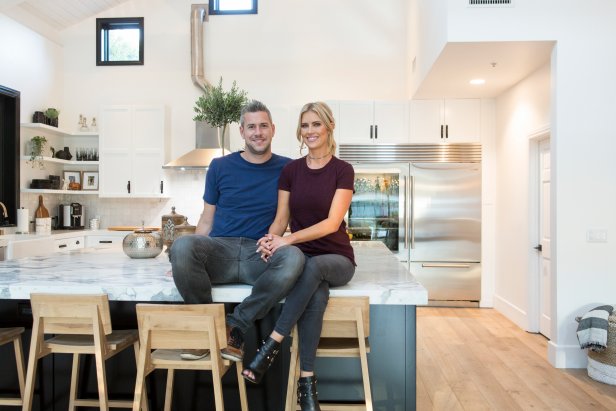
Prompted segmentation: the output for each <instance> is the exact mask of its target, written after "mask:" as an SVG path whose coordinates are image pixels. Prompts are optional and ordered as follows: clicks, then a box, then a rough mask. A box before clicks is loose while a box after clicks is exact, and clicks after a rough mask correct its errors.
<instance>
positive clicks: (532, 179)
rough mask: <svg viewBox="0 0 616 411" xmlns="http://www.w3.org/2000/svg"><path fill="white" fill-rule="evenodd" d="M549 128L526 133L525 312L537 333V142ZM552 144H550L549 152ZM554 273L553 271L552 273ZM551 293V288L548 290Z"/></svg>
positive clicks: (538, 308)
mask: <svg viewBox="0 0 616 411" xmlns="http://www.w3.org/2000/svg"><path fill="white" fill-rule="evenodd" d="M551 134H552V133H551V129H550V126H549V125H546V126H543V127H541V128H539V129H537V130H535V131H534V132H532V133H530V134H528V143H529V144H528V147H529V156H528V177H529V182H528V201H529V214H528V233H529V236H528V247H527V249H528V278H527V284H528V295H527V297H528V313H527V316H528V318H527V324H528V329H527V331H529V332H533V333H538V332H539V321H540V318H539V317H540V315H541V313H540V312H539V311H540V303H539V299H540V298H541V296H540V286H539V281H540V277H539V276H540V275H541V270H540V264H539V263H540V261H539V253H537V252H536V251H535V249H534V248H533V247H535V246H536V245H537V244H539V241H540V238H539V213H540V211H541V210H540V200H541V199H540V197H539V193H540V191H539V190H540V187H539V179H540V177H541V170H539V155H540V152H539V144H540V143H541V142H542V141H543V140H546V139H550V137H551ZM551 151H552V146H551V145H550V152H551ZM550 207H551V209H554V204H550ZM552 275H554V273H552ZM550 292H551V294H552V295H553V290H551V291H550Z"/></svg>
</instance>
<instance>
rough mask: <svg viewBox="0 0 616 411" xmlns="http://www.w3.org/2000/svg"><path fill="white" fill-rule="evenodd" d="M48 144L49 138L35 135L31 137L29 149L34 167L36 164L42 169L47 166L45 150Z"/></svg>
mask: <svg viewBox="0 0 616 411" xmlns="http://www.w3.org/2000/svg"><path fill="white" fill-rule="evenodd" d="M46 145H47V139H46V138H45V137H43V136H34V137H32V138H31V139H30V147H29V151H30V163H31V164H32V168H34V166H35V165H36V166H38V168H40V169H41V170H42V169H44V168H45V163H44V162H43V152H44V150H45V146H46Z"/></svg>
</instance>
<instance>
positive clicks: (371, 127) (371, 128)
mask: <svg viewBox="0 0 616 411" xmlns="http://www.w3.org/2000/svg"><path fill="white" fill-rule="evenodd" d="M373 128H374V126H370V140H372V130H373Z"/></svg>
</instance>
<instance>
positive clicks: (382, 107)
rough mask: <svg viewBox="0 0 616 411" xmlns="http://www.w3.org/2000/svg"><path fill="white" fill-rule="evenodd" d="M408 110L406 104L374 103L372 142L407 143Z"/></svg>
mask: <svg viewBox="0 0 616 411" xmlns="http://www.w3.org/2000/svg"><path fill="white" fill-rule="evenodd" d="M408 113H409V110H408V104H407V103H406V102H387V101H379V102H375V103H374V127H375V129H374V142H375V143H377V144H396V143H400V144H404V143H408V142H409V127H408V124H409V114H408Z"/></svg>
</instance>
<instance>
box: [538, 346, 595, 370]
mask: <svg viewBox="0 0 616 411" xmlns="http://www.w3.org/2000/svg"><path fill="white" fill-rule="evenodd" d="M548 361H549V363H550V364H552V365H553V366H554V368H586V366H587V365H588V355H587V354H586V350H582V349H581V348H580V346H579V345H557V344H554V342H552V341H548Z"/></svg>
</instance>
